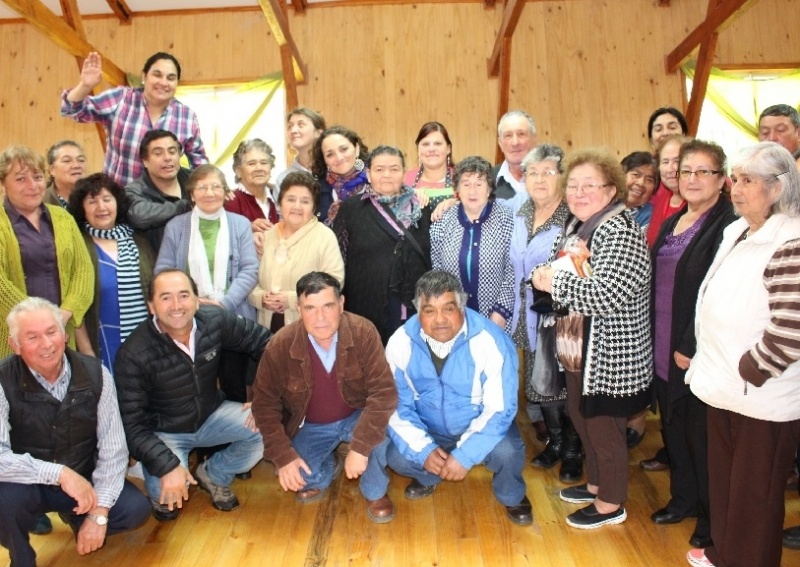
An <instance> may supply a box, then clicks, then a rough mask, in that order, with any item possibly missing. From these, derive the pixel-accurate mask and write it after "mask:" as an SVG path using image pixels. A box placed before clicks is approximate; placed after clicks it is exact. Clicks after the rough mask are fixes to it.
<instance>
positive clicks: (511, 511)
mask: <svg viewBox="0 0 800 567" xmlns="http://www.w3.org/2000/svg"><path fill="white" fill-rule="evenodd" d="M506 515H507V516H508V519H509V520H511V521H512V522H514V523H515V524H517V525H518V526H529V525H531V524H532V523H533V508H532V507H531V501H530V500H528V497H527V496H525V497H524V498H523V499H522V502H520V503H519V504H517V505H516V506H506Z"/></svg>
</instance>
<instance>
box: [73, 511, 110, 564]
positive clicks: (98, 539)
mask: <svg viewBox="0 0 800 567" xmlns="http://www.w3.org/2000/svg"><path fill="white" fill-rule="evenodd" d="M91 513H92V514H96V515H98V516H105V517H106V518H108V508H94V509H93V510H92V511H91ZM107 527H108V526H100V525H98V524H97V523H96V522H94V520H90V519H89V518H86V519H85V520H84V521H83V524H82V525H81V529H79V530H78V541H77V544H76V546H75V548H76V549H77V551H78V555H87V554H89V553H91V552H93V551H97V550H98V549H100V548H101V547H103V543H105V539H106V529H107Z"/></svg>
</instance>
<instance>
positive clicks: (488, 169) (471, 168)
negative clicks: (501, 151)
mask: <svg viewBox="0 0 800 567" xmlns="http://www.w3.org/2000/svg"><path fill="white" fill-rule="evenodd" d="M465 173H477V174H479V175H483V176H484V177H486V182H487V183H488V184H489V198H490V199H492V198H494V176H493V175H492V164H491V163H489V162H488V161H487V160H485V159H484V158H482V157H481V156H469V157H465V158H464V159H462V160H461V161H460V162H458V163H457V164H456V168H455V170H454V172H453V187H454V188H455V189H456V190H458V184H459V183H460V182H461V176H462V175H464V174H465Z"/></svg>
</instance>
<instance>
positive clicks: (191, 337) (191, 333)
mask: <svg viewBox="0 0 800 567" xmlns="http://www.w3.org/2000/svg"><path fill="white" fill-rule="evenodd" d="M153 325H155V326H156V330H157V331H158V332H159V333H161V334H164V335H167V336H168V337H169V338H171V339H172V336H171V335H169V334H168V333H166V332H164V331H162V330H161V327H159V326H158V317H156V316H155V315H153ZM195 335H197V319H194V318H193V319H192V330H191V331H189V346H186V345H185V344H183V343H182V342H180V341H176V340H175V339H172V342H173V343H175V346H177V347H178V348H179V349H181V350H182V351H183V352H185V353H186V354H187V355H189V358H191V359H192V362H194V349H195Z"/></svg>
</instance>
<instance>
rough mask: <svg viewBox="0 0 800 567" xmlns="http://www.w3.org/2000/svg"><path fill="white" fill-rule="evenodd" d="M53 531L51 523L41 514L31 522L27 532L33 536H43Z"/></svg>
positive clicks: (45, 515)
mask: <svg viewBox="0 0 800 567" xmlns="http://www.w3.org/2000/svg"><path fill="white" fill-rule="evenodd" d="M52 531H53V522H51V521H50V518H48V517H47V514H42V515H41V516H39V517H38V518H36V519H35V520H34V521H33V527H32V528H31V529H29V530H28V533H31V534H33V535H45V534H49V533H50V532H52Z"/></svg>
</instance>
